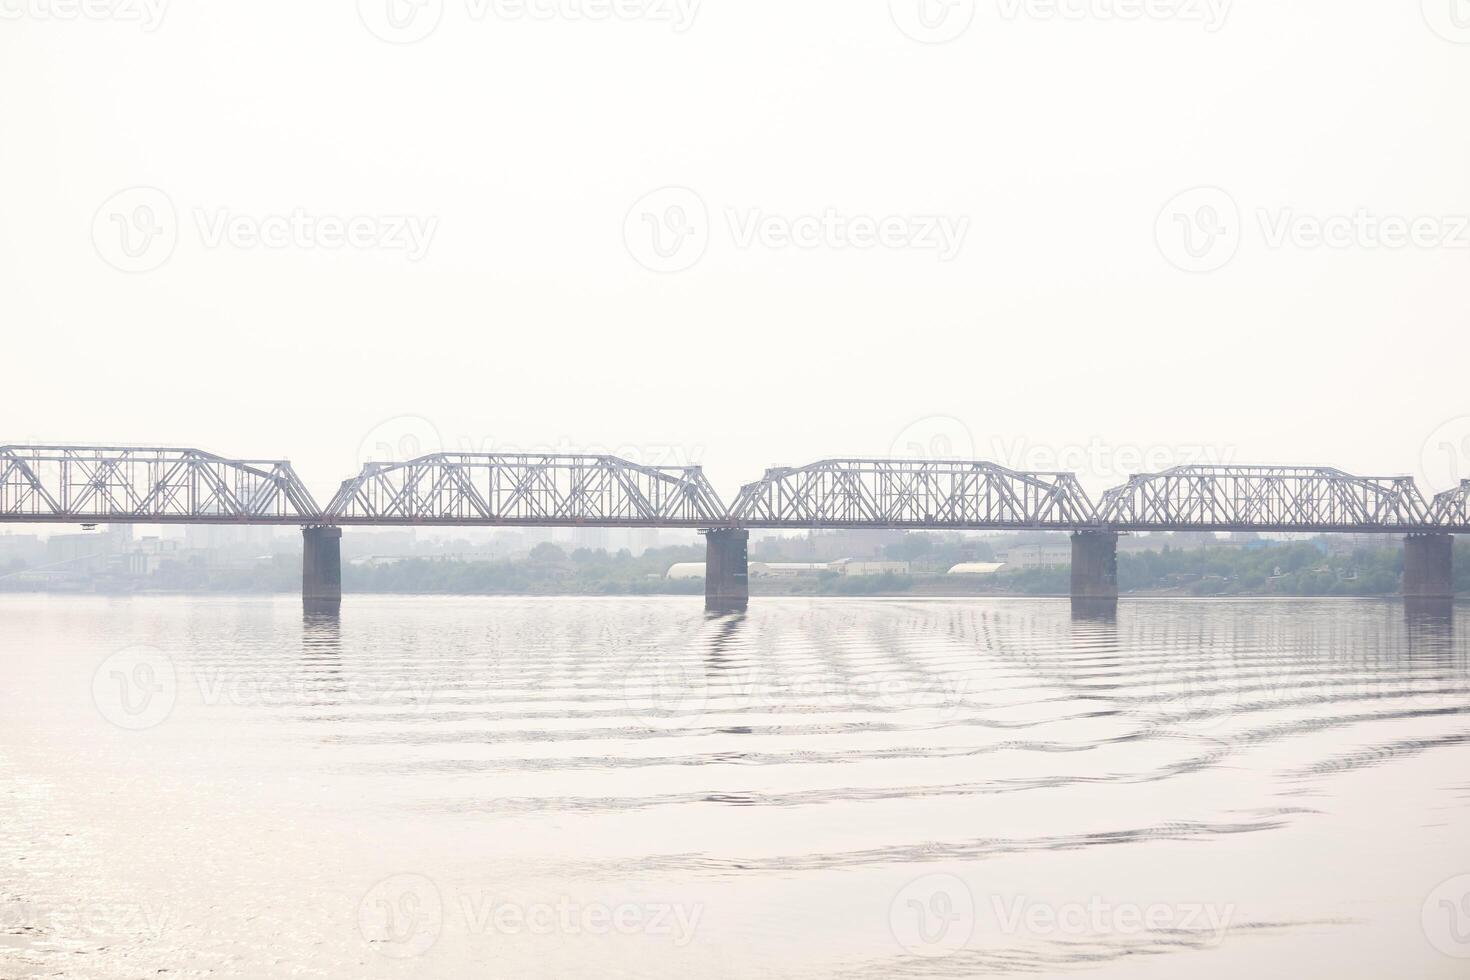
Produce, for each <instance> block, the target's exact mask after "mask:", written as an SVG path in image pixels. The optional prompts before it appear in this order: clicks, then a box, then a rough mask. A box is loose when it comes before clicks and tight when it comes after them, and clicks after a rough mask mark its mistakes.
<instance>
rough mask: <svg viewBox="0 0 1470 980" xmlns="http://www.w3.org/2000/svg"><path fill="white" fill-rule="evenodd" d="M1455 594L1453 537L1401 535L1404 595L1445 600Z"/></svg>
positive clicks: (1420, 598) (1410, 597)
mask: <svg viewBox="0 0 1470 980" xmlns="http://www.w3.org/2000/svg"><path fill="white" fill-rule="evenodd" d="M1454 597H1455V536H1454V535H1452V534H1411V535H1409V536H1408V537H1406V538H1404V598H1405V599H1406V600H1409V601H1411V602H1423V601H1438V602H1445V601H1448V600H1451V599H1453V598H1454Z"/></svg>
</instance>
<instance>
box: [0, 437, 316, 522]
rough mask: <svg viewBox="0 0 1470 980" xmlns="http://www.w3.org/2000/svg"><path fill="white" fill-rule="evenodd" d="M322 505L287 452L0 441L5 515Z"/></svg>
mask: <svg viewBox="0 0 1470 980" xmlns="http://www.w3.org/2000/svg"><path fill="white" fill-rule="evenodd" d="M319 513H320V508H318V507H317V504H316V501H315V500H313V499H312V496H311V493H310V492H309V491H308V490H307V489H306V486H305V485H304V484H303V483H302V482H301V480H300V478H299V477H297V475H296V472H295V471H294V470H293V469H292V468H291V464H290V463H288V462H286V461H285V460H244V459H226V458H224V457H221V456H215V455H213V454H212V453H206V452H202V451H200V450H198V449H166V448H157V447H131V446H116V447H109V446H85V447H81V446H3V447H0V521H6V520H9V521H42V522H56V523H72V524H78V523H93V522H98V523H100V522H111V523H139V524H171V523H174V524H190V523H255V524H266V523H280V524H299V523H304V522H309V521H311V520H315V519H317V518H318V517H319Z"/></svg>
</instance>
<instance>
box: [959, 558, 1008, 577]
mask: <svg viewBox="0 0 1470 980" xmlns="http://www.w3.org/2000/svg"><path fill="white" fill-rule="evenodd" d="M1005 567H1006V566H1005V562H1000V561H966V562H961V563H960V564H958V565H956V566H955V567H953V568H951V569H950V570H949V574H950V575H994V574H995V573H996V572H998V571H1000V570H1001V569H1002V568H1005Z"/></svg>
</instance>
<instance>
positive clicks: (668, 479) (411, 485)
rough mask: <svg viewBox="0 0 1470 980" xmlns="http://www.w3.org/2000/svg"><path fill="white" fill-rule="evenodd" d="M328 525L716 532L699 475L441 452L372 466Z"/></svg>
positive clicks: (599, 462) (612, 462)
mask: <svg viewBox="0 0 1470 980" xmlns="http://www.w3.org/2000/svg"><path fill="white" fill-rule="evenodd" d="M326 517H327V519H328V520H329V521H330V522H331V523H334V524H446V525H469V526H473V525H486V526H515V525H521V526H529V527H595V526H615V527H692V528H704V527H717V526H720V525H723V524H724V523H725V522H726V510H725V505H724V503H722V502H721V500H720V498H719V495H718V494H716V493H715V491H714V488H713V487H712V486H710V483H709V481H708V480H707V479H706V478H705V476H704V472H703V470H701V469H700V468H699V467H697V466H690V467H650V466H640V465H637V464H635V463H631V462H629V461H627V460H625V459H619V458H618V457H616V456H576V455H500V454H488V453H439V454H435V455H432V456H424V457H422V458H420V459H414V460H409V461H407V462H402V463H369V464H368V465H367V466H365V467H364V468H363V471H362V472H361V473H360V474H359V475H358V476H356V477H354V478H353V479H351V480H347V481H346V482H344V483H343V484H342V486H341V489H339V490H338V491H337V494H336V496H334V497H333V498H332V501H331V503H330V504H328V505H327V512H326Z"/></svg>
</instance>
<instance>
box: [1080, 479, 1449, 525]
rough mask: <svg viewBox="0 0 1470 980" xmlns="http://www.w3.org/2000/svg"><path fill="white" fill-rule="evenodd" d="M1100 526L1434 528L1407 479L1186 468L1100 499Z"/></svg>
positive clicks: (1128, 485)
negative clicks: (1431, 526)
mask: <svg viewBox="0 0 1470 980" xmlns="http://www.w3.org/2000/svg"><path fill="white" fill-rule="evenodd" d="M1097 517H1098V521H1099V523H1102V524H1105V525H1107V526H1109V527H1114V528H1118V529H1120V530H1140V531H1142V530H1166V531H1181V530H1207V531H1279V532H1289V531H1301V532H1318V531H1346V532H1359V533H1371V532H1375V531H1381V532H1397V531H1405V532H1410V531H1416V530H1423V529H1424V528H1425V527H1427V526H1430V525H1433V524H1434V523H1435V521H1434V516H1433V513H1432V508H1431V507H1430V506H1429V505H1428V504H1427V503H1426V502H1425V500H1424V497H1423V495H1422V494H1420V492H1419V489H1418V488H1417V487H1416V486H1415V485H1414V481H1413V480H1412V479H1411V478H1409V477H1363V476H1354V475H1352V474H1350V473H1344V472H1343V471H1341V470H1335V469H1327V468H1312V467H1272V466H1182V467H1177V468H1175V469H1172V470H1167V471H1165V472H1163V473H1150V474H1144V475H1140V476H1135V477H1133V478H1132V479H1131V480H1129V481H1128V482H1127V483H1126V484H1124V485H1123V486H1121V487H1115V488H1114V489H1112V490H1109V491H1108V492H1107V493H1106V494H1104V495H1103V499H1102V503H1101V504H1100V505H1099V507H1098V512H1097Z"/></svg>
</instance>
